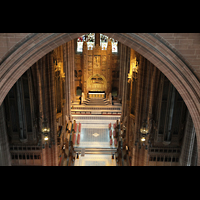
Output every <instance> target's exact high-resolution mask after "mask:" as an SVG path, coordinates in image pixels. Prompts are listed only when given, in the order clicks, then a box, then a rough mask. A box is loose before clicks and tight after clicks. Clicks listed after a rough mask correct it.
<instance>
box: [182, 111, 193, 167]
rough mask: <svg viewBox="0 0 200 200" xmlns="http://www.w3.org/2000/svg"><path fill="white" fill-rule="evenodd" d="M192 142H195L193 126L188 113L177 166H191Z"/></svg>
mask: <svg viewBox="0 0 200 200" xmlns="http://www.w3.org/2000/svg"><path fill="white" fill-rule="evenodd" d="M194 141H195V128H194V124H193V121H192V118H191V116H190V113H189V111H188V112H187V116H186V125H185V130H184V138H183V144H182V148H181V155H180V159H179V160H180V161H179V165H181V166H190V165H191V159H192V154H193V153H192V150H193V148H194Z"/></svg>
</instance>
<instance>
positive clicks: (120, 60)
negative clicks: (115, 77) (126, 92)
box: [118, 42, 122, 101]
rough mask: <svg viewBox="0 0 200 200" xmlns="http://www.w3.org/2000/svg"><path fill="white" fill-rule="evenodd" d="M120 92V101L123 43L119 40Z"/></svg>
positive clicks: (120, 96) (119, 95)
mask: <svg viewBox="0 0 200 200" xmlns="http://www.w3.org/2000/svg"><path fill="white" fill-rule="evenodd" d="M118 46H119V49H118V51H119V94H118V101H119V99H122V95H121V93H122V84H121V81H122V59H121V54H122V44H121V43H120V42H119V45H118Z"/></svg>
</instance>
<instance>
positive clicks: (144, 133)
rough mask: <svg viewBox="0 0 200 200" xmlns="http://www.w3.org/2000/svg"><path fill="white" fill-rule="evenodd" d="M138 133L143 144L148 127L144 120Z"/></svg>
mask: <svg viewBox="0 0 200 200" xmlns="http://www.w3.org/2000/svg"><path fill="white" fill-rule="evenodd" d="M140 133H141V135H142V138H141V141H142V142H144V141H145V140H146V136H147V135H148V134H149V127H148V124H147V121H146V120H145V121H144V122H143V123H142V127H141V128H140Z"/></svg>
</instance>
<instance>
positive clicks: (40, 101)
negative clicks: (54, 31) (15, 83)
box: [36, 59, 47, 166]
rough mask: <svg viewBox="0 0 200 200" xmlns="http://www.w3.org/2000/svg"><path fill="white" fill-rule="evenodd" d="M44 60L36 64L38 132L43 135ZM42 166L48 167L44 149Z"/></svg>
mask: <svg viewBox="0 0 200 200" xmlns="http://www.w3.org/2000/svg"><path fill="white" fill-rule="evenodd" d="M41 62H42V59H40V60H38V61H37V62H36V73H37V89H36V91H37V97H38V106H39V127H38V131H39V132H40V133H41V130H42V119H43V116H44V114H43V98H42V70H41V68H42V63H41ZM42 140H43V136H41V143H42V142H43V141H42ZM42 165H43V166H46V165H47V161H46V150H45V149H42Z"/></svg>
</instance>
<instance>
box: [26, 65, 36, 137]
mask: <svg viewBox="0 0 200 200" xmlns="http://www.w3.org/2000/svg"><path fill="white" fill-rule="evenodd" d="M27 74H28V86H29V98H30V108H31V119H32V123H31V124H32V134H33V140H36V127H35V123H34V120H35V118H36V116H35V105H34V100H33V81H32V76H31V69H29V70H27Z"/></svg>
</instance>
